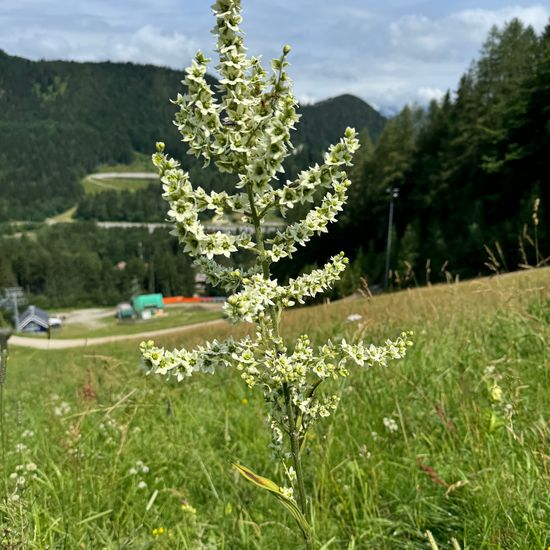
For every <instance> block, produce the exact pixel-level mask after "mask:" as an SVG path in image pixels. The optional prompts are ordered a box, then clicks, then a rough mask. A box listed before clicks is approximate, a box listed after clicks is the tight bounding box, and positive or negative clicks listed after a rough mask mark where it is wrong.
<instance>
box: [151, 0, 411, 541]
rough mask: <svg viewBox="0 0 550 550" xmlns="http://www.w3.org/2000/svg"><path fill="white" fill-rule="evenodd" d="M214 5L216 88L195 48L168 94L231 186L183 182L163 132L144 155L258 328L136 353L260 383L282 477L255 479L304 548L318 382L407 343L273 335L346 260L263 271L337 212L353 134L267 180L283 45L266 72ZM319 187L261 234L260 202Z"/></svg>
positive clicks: (184, 125)
mask: <svg viewBox="0 0 550 550" xmlns="http://www.w3.org/2000/svg"><path fill="white" fill-rule="evenodd" d="M213 11H214V15H215V17H216V25H215V27H214V30H213V32H214V34H215V35H216V36H217V44H216V52H217V53H218V55H219V64H218V65H217V67H216V68H217V70H218V72H219V75H220V80H219V82H218V84H217V92H218V93H217V94H216V93H215V92H214V91H213V90H212V87H211V85H210V84H209V82H208V78H207V76H206V71H207V67H208V63H209V61H210V60H209V59H207V58H206V57H204V55H203V54H202V53H201V52H198V53H197V55H196V57H195V59H194V60H193V62H192V64H191V66H190V67H189V68H188V69H187V70H186V76H185V80H184V81H183V84H184V85H185V88H186V89H185V91H184V93H182V94H178V96H177V98H176V100H175V101H174V103H175V104H176V105H177V107H178V109H179V111H178V112H177V113H176V117H175V124H176V125H177V127H178V130H179V131H180V133H181V135H182V137H183V141H184V142H186V143H187V145H188V147H189V153H190V154H192V155H195V156H196V157H202V158H203V160H204V162H205V163H209V162H213V163H215V165H216V166H217V167H218V168H219V169H220V170H221V171H226V172H231V173H234V174H235V175H236V177H237V182H238V183H237V184H236V189H235V193H233V194H228V193H226V192H222V193H216V192H211V193H207V192H206V191H205V190H204V189H202V188H200V187H193V185H192V183H191V181H190V178H189V174H188V173H187V172H185V171H184V170H183V169H182V168H181V167H180V165H179V163H178V162H177V161H176V160H174V159H172V158H170V157H169V156H168V155H167V154H166V153H165V152H164V144H163V143H160V142H159V143H157V152H156V153H155V154H154V155H153V163H154V164H155V166H156V167H157V168H158V170H159V173H160V177H161V182H162V188H163V198H164V199H165V200H166V202H167V203H168V210H167V216H168V218H169V219H170V220H171V221H172V223H173V224H174V230H173V234H174V235H175V236H176V237H177V238H178V239H179V242H180V243H181V245H182V246H183V247H184V251H186V252H187V253H188V254H189V255H190V256H192V257H193V258H194V261H195V266H196V268H197V269H200V270H201V271H202V272H203V273H204V274H205V275H206V277H207V280H208V281H209V282H210V283H211V284H212V285H220V286H221V287H222V288H224V289H226V290H227V291H228V292H232V294H231V296H229V298H228V299H227V302H226V304H225V306H224V309H225V312H226V314H227V317H228V318H229V319H230V320H231V321H233V322H239V321H245V322H249V323H254V324H255V325H256V332H255V334H254V335H253V336H249V337H246V338H243V339H241V340H233V339H231V338H230V339H228V340H226V341H223V342H218V341H216V340H214V341H212V342H209V343H207V344H205V345H203V346H199V347H197V348H195V349H192V350H187V349H185V348H182V349H179V350H177V349H176V350H172V351H168V350H165V349H162V348H159V347H156V346H155V345H154V343H153V342H144V343H142V344H141V353H142V357H143V360H144V363H145V365H146V366H147V368H148V369H149V372H152V373H155V374H158V375H161V376H166V377H170V378H175V379H176V380H178V381H180V382H181V381H184V380H186V379H187V378H189V377H190V376H193V375H194V374H197V373H205V372H207V373H212V372H214V371H215V370H216V369H217V368H231V369H234V370H235V371H236V372H237V373H239V375H240V376H241V378H242V379H243V380H244V382H245V383H246V384H247V385H248V386H249V387H250V388H253V387H259V388H261V390H262V392H263V394H264V398H265V401H266V402H267V403H268V407H269V408H268V412H267V416H268V423H269V426H270V430H271V434H272V443H271V445H270V448H271V450H272V451H273V453H274V456H276V457H278V458H279V459H280V460H282V461H283V471H285V472H287V473H288V474H289V475H288V476H287V477H288V480H289V482H290V483H291V487H279V486H278V485H277V484H274V483H273V482H270V481H269V480H267V479H266V478H263V477H261V476H256V477H255V479H261V480H263V482H264V483H263V485H262V484H260V485H261V486H264V485H265V486H269V487H271V488H272V489H273V488H276V490H272V491H271V492H272V493H273V494H274V495H275V496H276V497H277V498H278V499H279V500H280V502H281V503H282V504H283V505H284V506H285V507H286V508H287V509H288V510H289V511H290V512H291V513H292V515H293V516H294V518H295V519H296V521H297V522H298V524H299V526H300V529H301V531H302V533H303V535H304V542H305V544H306V547H307V548H312V546H311V544H312V541H311V531H310V528H309V524H308V522H307V515H308V509H307V501H306V497H305V486H304V479H303V478H304V476H303V471H302V465H301V457H300V449H301V448H302V445H303V442H304V439H305V437H306V433H307V430H308V429H309V427H310V426H311V425H312V424H313V423H314V422H315V421H317V420H318V419H320V418H324V417H327V416H329V415H330V414H331V413H332V412H333V411H334V410H335V409H336V407H337V404H338V401H339V396H337V395H333V394H330V393H328V394H325V395H323V394H322V393H321V390H320V387H321V384H322V383H323V382H325V381H330V380H333V379H338V378H343V377H347V376H348V375H349V368H350V367H351V366H353V365H355V366H356V367H373V366H375V365H378V366H382V367H385V366H387V365H388V363H389V361H391V360H395V359H401V358H402V357H403V356H404V355H405V354H406V351H407V348H408V347H409V346H410V345H412V343H411V341H410V334H409V333H402V334H401V335H400V336H398V338H397V339H395V340H387V341H386V342H385V343H384V344H383V345H381V346H375V345H373V344H369V345H367V344H364V343H362V342H357V343H350V342H347V341H345V340H341V341H329V342H327V343H325V344H323V345H321V346H318V347H317V348H315V349H314V348H313V347H312V344H311V341H310V338H309V337H308V335H307V334H302V335H300V336H298V337H297V338H296V340H295V341H294V343H290V342H286V341H283V339H282V338H281V336H280V332H279V324H280V319H281V314H282V312H283V311H284V310H285V309H286V308H289V307H292V306H293V305H295V304H296V303H299V304H303V303H304V302H305V301H306V299H307V298H308V297H313V296H315V295H317V294H319V293H321V292H323V291H325V290H327V289H329V288H331V287H332V286H333V285H334V284H335V283H336V281H338V279H339V278H340V276H341V274H342V273H343V271H344V270H345V268H346V265H347V263H348V260H347V258H345V256H344V254H343V253H340V254H337V255H335V256H333V257H332V258H331V259H330V260H329V261H328V262H327V263H326V264H325V265H324V266H323V267H322V268H320V269H315V270H313V271H312V272H311V273H308V274H305V275H300V276H298V277H296V278H292V279H290V280H289V281H288V284H286V285H280V284H278V282H277V280H276V279H273V278H272V276H271V271H270V268H271V265H272V264H273V263H274V262H277V261H279V260H282V259H284V258H287V257H290V256H292V255H293V254H294V253H295V252H296V251H297V249H298V246H305V245H306V244H307V243H308V241H309V240H310V239H311V238H312V237H313V236H314V235H318V234H320V233H323V232H326V231H327V230H328V225H329V224H330V223H332V222H335V221H336V218H337V216H338V214H339V212H340V211H341V210H342V209H343V206H344V204H345V202H346V199H347V189H348V187H349V185H350V181H349V179H348V178H347V175H346V172H345V169H346V168H347V167H349V166H351V164H352V158H353V154H354V153H355V151H356V150H357V148H358V147H359V142H358V140H357V136H356V132H355V130H353V129H351V128H348V129H347V130H346V131H345V134H344V136H343V138H342V139H341V140H340V142H339V143H337V144H335V145H332V146H331V147H329V149H328V151H327V152H326V153H325V155H324V159H323V162H322V164H316V165H315V166H313V167H311V168H309V169H308V170H304V171H302V172H300V174H298V176H297V178H296V179H295V180H294V181H286V182H285V183H284V184H282V185H277V186H273V185H272V182H273V180H276V179H277V178H278V177H279V174H282V173H283V172H284V169H283V162H284V160H285V158H286V157H287V156H288V155H289V151H290V150H291V149H292V144H291V141H290V132H291V131H292V129H294V127H295V124H296V123H297V122H298V119H299V116H298V115H297V113H296V106H297V104H296V99H295V97H294V95H293V94H292V86H291V84H292V83H291V80H290V78H289V77H288V74H287V67H288V60H287V57H288V55H289V53H290V47H289V46H284V48H283V50H282V54H281V56H280V57H278V58H277V59H274V60H273V61H272V64H271V68H272V74H271V75H268V73H267V72H266V71H265V70H264V69H263V68H262V66H261V63H260V59H259V58H256V57H251V58H248V57H247V54H246V48H245V46H244V38H243V33H242V31H241V28H240V25H241V22H242V16H241V9H240V1H239V0H218V1H217V2H216V3H215V4H214V6H213ZM321 191H323V192H324V196H323V197H322V199H321V201H320V203H319V204H318V205H317V206H313V207H312V208H311V210H310V211H309V212H308V213H307V214H306V215H305V217H304V218H303V219H302V220H299V221H297V222H295V223H293V224H290V225H287V226H286V227H285V228H284V229H282V230H280V231H278V232H277V233H276V234H275V235H272V236H271V237H269V238H267V237H266V236H265V235H264V232H263V230H262V223H263V220H264V218H265V216H266V215H267V213H268V212H273V211H278V213H279V214H280V216H281V218H282V219H283V218H284V216H285V213H286V212H287V210H289V209H292V208H294V207H295V206H296V205H297V204H304V203H308V202H313V200H314V198H315V197H317V196H318V195H319V194H320V192H321ZM204 211H211V212H213V213H214V214H215V215H216V216H218V217H221V216H224V215H225V214H227V213H238V214H240V216H241V219H242V221H243V222H244V223H248V224H250V227H251V229H252V231H251V232H250V231H243V232H242V233H241V234H238V235H226V234H224V233H221V232H215V233H211V232H208V230H207V228H206V227H205V225H204V224H203V223H202V221H201V219H200V217H199V214H200V213H201V212H204ZM250 233H252V234H253V237H251V235H250ZM239 249H241V250H249V251H250V252H252V253H253V254H255V257H256V262H255V264H254V265H253V266H252V267H251V268H249V269H246V270H245V269H242V268H234V267H227V266H226V265H222V264H221V263H220V262H219V261H218V258H219V256H224V257H231V256H232V255H234V254H235V253H236V252H237V251H238V250H239ZM323 387H324V385H323ZM238 468H239V471H240V472H241V473H243V472H247V476H245V477H247V479H252V477H254V475H255V474H253V472H252V471H251V470H248V469H246V468H244V467H242V466H238ZM250 476H252V477H250ZM293 495H297V501H295V500H294V497H293Z"/></svg>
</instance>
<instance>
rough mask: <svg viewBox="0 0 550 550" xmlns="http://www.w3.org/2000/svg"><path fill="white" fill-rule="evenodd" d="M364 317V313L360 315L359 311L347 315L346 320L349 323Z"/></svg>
mask: <svg viewBox="0 0 550 550" xmlns="http://www.w3.org/2000/svg"><path fill="white" fill-rule="evenodd" d="M362 318H363V316H362V315H359V313H352V314H350V315H348V316H347V318H346V321H347V322H348V323H356V322H357V321H360V320H361V319H362Z"/></svg>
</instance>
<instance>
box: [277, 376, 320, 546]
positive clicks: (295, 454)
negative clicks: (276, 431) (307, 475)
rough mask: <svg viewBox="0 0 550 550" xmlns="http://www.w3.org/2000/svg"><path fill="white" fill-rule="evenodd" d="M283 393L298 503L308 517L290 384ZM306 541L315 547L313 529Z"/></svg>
mask: <svg viewBox="0 0 550 550" xmlns="http://www.w3.org/2000/svg"><path fill="white" fill-rule="evenodd" d="M283 393H284V397H285V404H286V412H287V416H288V427H289V437H290V450H291V452H292V461H293V463H294V470H296V483H297V485H298V504H299V506H300V510H301V511H302V514H304V517H305V518H306V519H307V518H308V509H307V497H306V488H305V485H304V474H303V471H302V461H301V460H300V442H299V440H298V433H297V432H296V419H295V416H294V407H293V405H292V400H291V396H290V389H289V387H288V384H286V383H285V384H283ZM304 542H305V544H306V548H307V549H308V550H309V549H312V548H313V541H312V539H311V531H310V532H308V533H305V532H304Z"/></svg>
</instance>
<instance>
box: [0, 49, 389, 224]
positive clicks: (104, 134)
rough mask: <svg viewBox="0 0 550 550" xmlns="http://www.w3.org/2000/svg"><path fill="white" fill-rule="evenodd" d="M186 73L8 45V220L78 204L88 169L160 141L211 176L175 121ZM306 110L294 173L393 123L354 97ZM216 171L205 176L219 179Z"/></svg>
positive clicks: (1, 148)
mask: <svg viewBox="0 0 550 550" xmlns="http://www.w3.org/2000/svg"><path fill="white" fill-rule="evenodd" d="M183 77H184V72H183V71H177V70H174V69H169V68H165V67H157V66H154V65H137V64H134V63H130V62H126V63H113V62H110V61H104V62H103V61H102V62H77V61H31V60H28V59H25V58H22V57H17V56H11V55H9V54H7V53H6V52H2V53H1V54H0V112H1V113H2V116H1V118H0V219H25V218H26V219H36V220H39V219H44V218H45V217H47V216H52V215H55V214H57V213H59V212H61V211H63V210H65V209H67V208H69V207H71V206H72V205H74V204H75V203H76V202H78V201H79V200H80V199H81V198H82V197H83V191H82V186H81V185H80V180H81V178H82V177H83V176H84V175H85V174H86V173H89V172H92V171H93V170H94V169H95V168H96V167H97V166H98V165H100V164H112V163H122V164H127V163H129V162H130V161H131V158H132V155H133V153H134V152H140V153H147V154H149V153H150V152H151V151H152V150H153V148H154V143H155V141H157V140H159V139H162V140H163V141H166V143H167V144H168V147H169V149H170V152H171V153H172V154H174V155H177V157H178V158H180V159H181V160H182V162H183V165H184V167H185V168H186V169H188V170H190V171H191V172H198V171H199V170H200V171H201V172H200V173H201V177H202V176H204V175H205V172H207V171H205V170H203V169H202V165H200V164H199V162H198V161H197V160H196V159H193V158H190V157H189V156H188V155H185V150H184V147H183V146H182V144H181V136H180V135H179V133H178V132H177V129H176V128H175V127H174V125H173V124H172V120H173V112H174V110H175V108H174V106H173V104H171V103H170V101H169V99H170V98H173V97H175V96H176V94H177V92H178V91H181V90H182V84H181V80H182V79H183ZM208 80H209V81H210V82H211V83H212V84H214V83H215V82H216V80H215V78H214V77H212V76H208ZM299 112H300V113H301V114H302V115H303V116H302V120H301V122H300V124H299V125H298V129H297V131H296V133H295V134H294V138H293V141H294V144H295V146H296V145H298V144H302V145H303V147H301V150H300V152H299V153H298V154H297V155H294V157H293V158H292V160H291V161H289V162H290V165H291V166H290V170H289V173H293V172H297V171H299V170H301V169H304V168H306V167H307V166H308V165H309V164H310V163H311V162H315V161H316V160H318V159H319V158H320V155H321V153H322V151H323V150H324V149H325V148H326V147H327V146H328V145H329V144H330V143H332V142H333V141H336V140H337V139H339V137H340V136H341V134H342V132H343V130H344V129H345V127H346V126H355V127H356V128H357V129H358V130H359V131H362V130H364V129H365V128H366V129H368V130H369V133H370V134H371V135H372V137H373V138H374V139H376V138H377V137H378V136H379V135H380V133H381V132H382V129H383V128H384V125H385V121H386V119H385V117H383V116H382V115H380V114H379V113H378V112H377V111H376V110H375V109H374V108H373V107H372V106H370V105H369V104H368V103H366V102H365V101H363V100H362V99H360V98H357V97H355V96H351V95H349V94H344V95H342V96H337V97H335V98H328V99H326V100H323V101H322V102H319V103H316V104H313V105H303V106H299ZM210 171H211V172H212V173H211V174H208V175H207V176H205V177H206V178H207V179H209V180H213V178H214V169H210ZM216 176H217V177H218V179H219V175H217V172H216ZM221 181H222V184H223V182H224V181H225V180H224V179H223V178H222V180H221Z"/></svg>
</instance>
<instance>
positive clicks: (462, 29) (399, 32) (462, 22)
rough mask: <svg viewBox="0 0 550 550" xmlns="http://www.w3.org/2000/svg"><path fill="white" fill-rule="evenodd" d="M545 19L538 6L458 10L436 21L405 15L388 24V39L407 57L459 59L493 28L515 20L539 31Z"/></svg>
mask: <svg viewBox="0 0 550 550" xmlns="http://www.w3.org/2000/svg"><path fill="white" fill-rule="evenodd" d="M549 16H550V11H549V10H548V8H546V7H545V6H542V5H534V6H529V7H521V6H508V7H504V8H501V9H498V10H486V9H474V10H462V11H458V12H454V13H451V14H449V15H447V16H445V17H442V18H439V19H434V18H429V17H426V16H422V15H406V16H404V17H401V18H400V19H399V20H397V21H395V22H394V23H392V24H391V25H390V36H391V41H392V44H393V46H394V48H395V49H396V51H399V52H401V53H402V54H403V55H405V56H407V57H412V58H418V59H422V60H427V59H433V60H435V59H461V58H463V57H464V55H465V54H467V55H468V54H470V55H471V54H472V53H475V51H477V50H478V49H479V46H480V45H481V44H482V43H483V41H484V40H485V38H486V36H487V33H488V32H489V30H490V29H491V27H492V26H493V25H497V26H499V27H502V26H503V25H504V24H505V23H506V22H508V21H510V20H512V19H514V18H517V19H520V20H521V21H522V22H523V23H525V24H527V25H532V26H533V27H534V29H535V30H536V31H537V32H540V31H542V29H543V28H544V26H545V24H546V23H547V21H548V17H549Z"/></svg>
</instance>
